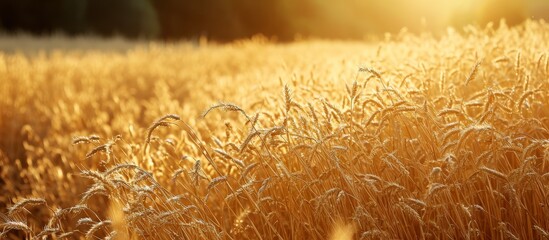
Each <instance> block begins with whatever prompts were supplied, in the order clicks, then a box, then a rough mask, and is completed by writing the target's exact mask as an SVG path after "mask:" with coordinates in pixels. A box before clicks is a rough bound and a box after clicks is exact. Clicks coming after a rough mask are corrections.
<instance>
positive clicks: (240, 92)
mask: <svg viewBox="0 0 549 240" xmlns="http://www.w3.org/2000/svg"><path fill="white" fill-rule="evenodd" d="M548 39H549V24H547V23H545V22H543V21H527V22H526V23H524V24H523V25H520V26H517V27H513V28H508V27H505V26H502V27H499V28H494V27H490V26H488V27H486V28H477V27H467V28H465V29H464V31H452V30H449V31H448V32H447V33H446V34H444V35H443V36H439V37H434V36H431V35H430V34H428V33H424V34H421V35H412V34H407V33H404V32H403V33H401V34H397V35H392V36H387V37H386V38H385V39H382V40H378V41H364V42H360V41H353V42H348V41H321V40H303V41H298V42H294V43H273V42H270V41H267V40H265V39H262V38H255V39H252V40H246V41H241V42H235V43H231V44H215V43H207V42H205V41H201V42H198V43H190V42H187V43H186V42H182V43H174V44H161V43H150V44H145V43H135V44H127V45H124V44H123V43H120V44H121V45H120V44H119V45H117V46H118V47H117V48H116V50H109V49H108V47H105V46H104V45H105V43H102V44H99V45H101V46H100V47H98V48H93V46H94V44H96V43H94V42H93V41H90V42H89V43H86V42H85V41H84V42H83V43H80V44H81V45H84V46H86V45H89V46H88V47H78V46H80V45H78V46H77V47H74V48H66V49H57V50H56V48H55V47H52V48H51V49H50V50H44V51H38V50H36V51H30V52H21V51H3V52H0V96H1V97H0V162H1V167H0V191H1V192H2V194H1V195H0V212H1V213H2V214H0V216H1V219H0V221H1V223H0V224H1V225H0V234H1V235H0V236H1V238H2V239H20V238H23V237H25V238H29V239H30V238H34V239H42V238H43V237H46V239H103V238H111V239H112V238H114V239H130V238H131V239H151V238H153V239H326V238H332V239H548V238H549V200H548V199H549V196H548V195H549V69H548V68H549V41H547V40H548ZM4 41H7V42H9V41H17V39H11V40H10V39H8V40H4ZM26 41H33V39H26ZM36 41H39V40H36ZM57 41H63V40H57ZM67 41H68V40H67ZM52 45H55V41H53V44H52ZM61 45H62V44H61ZM107 46H108V44H107Z"/></svg>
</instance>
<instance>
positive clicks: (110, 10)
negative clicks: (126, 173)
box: [0, 0, 549, 41]
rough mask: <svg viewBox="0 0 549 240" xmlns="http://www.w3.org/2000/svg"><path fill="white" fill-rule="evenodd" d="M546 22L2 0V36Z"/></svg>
mask: <svg viewBox="0 0 549 240" xmlns="http://www.w3.org/2000/svg"><path fill="white" fill-rule="evenodd" d="M501 18H506V19H507V24H508V25H514V24H518V23H520V22H522V21H524V20H525V19H528V18H533V19H542V18H543V19H548V18H549V0H444V1H441V0H413V1H412V0H384V1H379V0H339V1H326V0H48V1H44V0H0V32H3V33H8V34H9V33H21V32H24V33H32V34H36V35H49V34H52V33H62V34H66V35H70V36H75V35H100V36H113V35H115V36H123V37H127V38H154V39H164V40H178V39H196V38H198V37H202V36H204V37H206V38H208V39H211V40H216V41H230V40H234V39H241V38H247V37H250V36H254V35H258V34H261V35H264V36H267V37H270V38H275V39H278V40H281V41H286V40H292V39H295V38H299V37H319V38H340V39H361V38H364V37H365V36H367V35H371V34H379V33H385V32H398V31H399V30H400V29H402V28H403V27H406V28H407V29H408V30H409V31H412V32H421V31H431V32H436V31H440V30H444V29H446V27H448V26H454V27H458V28H459V27H461V26H463V25H466V24H479V25H484V24H486V23H488V22H490V21H492V22H494V23H496V24H497V23H499V19H501Z"/></svg>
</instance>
